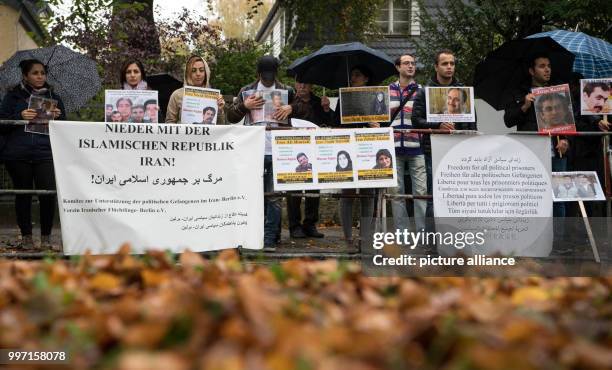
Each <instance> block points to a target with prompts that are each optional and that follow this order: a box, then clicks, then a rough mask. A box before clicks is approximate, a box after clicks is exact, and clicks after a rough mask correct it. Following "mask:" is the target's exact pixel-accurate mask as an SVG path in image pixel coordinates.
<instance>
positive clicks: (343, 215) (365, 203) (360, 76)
mask: <svg viewBox="0 0 612 370" xmlns="http://www.w3.org/2000/svg"><path fill="white" fill-rule="evenodd" d="M349 76H350V80H349V83H350V87H363V86H369V85H370V82H371V81H372V71H371V70H370V68H368V67H367V66H366V65H357V66H354V67H353V68H351V71H350V74H349ZM334 126H335V127H336V128H356V127H371V128H377V127H380V123H379V122H366V123H357V124H350V125H342V124H341V123H340V115H339V114H336V117H335V124H334ZM375 193H376V189H373V188H370V189H368V188H363V189H359V194H361V195H371V197H368V198H359V201H360V204H361V207H360V217H361V218H365V219H368V218H372V217H373V216H374V194H375ZM342 194H345V195H353V194H356V190H355V189H342ZM354 202H355V199H353V198H340V222H341V223H342V231H343V233H344V239H345V240H346V244H347V245H348V247H349V248H350V247H352V246H353V203H354ZM364 226H367V225H363V224H361V227H360V229H359V235H360V237H362V238H363V237H364V236H366V235H368V230H367V228H366V227H364Z"/></svg>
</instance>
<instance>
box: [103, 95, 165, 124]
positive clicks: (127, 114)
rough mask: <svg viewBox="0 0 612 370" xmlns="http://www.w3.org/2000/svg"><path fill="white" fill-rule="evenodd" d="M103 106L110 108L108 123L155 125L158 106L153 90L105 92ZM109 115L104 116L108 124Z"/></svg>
mask: <svg viewBox="0 0 612 370" xmlns="http://www.w3.org/2000/svg"><path fill="white" fill-rule="evenodd" d="M104 103H105V104H104V105H105V106H106V107H111V106H112V112H111V114H110V122H129V123H157V122H158V112H159V105H158V99H157V91H155V90H106V91H105V92H104ZM108 118H109V115H108V114H106V115H105V119H106V122H108Z"/></svg>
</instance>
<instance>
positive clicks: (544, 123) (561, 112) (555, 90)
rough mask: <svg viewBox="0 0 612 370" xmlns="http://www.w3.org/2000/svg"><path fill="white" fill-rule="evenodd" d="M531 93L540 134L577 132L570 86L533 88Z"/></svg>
mask: <svg viewBox="0 0 612 370" xmlns="http://www.w3.org/2000/svg"><path fill="white" fill-rule="evenodd" d="M531 93H532V94H533V95H534V97H535V101H534V102H533V104H534V107H535V114H536V120H537V122H538V132H543V133H551V134H554V133H563V132H576V124H575V122H574V113H573V109H572V98H571V96H570V89H569V85H568V84H563V85H556V86H548V87H538V88H533V89H531Z"/></svg>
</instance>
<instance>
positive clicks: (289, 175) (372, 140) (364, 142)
mask: <svg viewBox="0 0 612 370" xmlns="http://www.w3.org/2000/svg"><path fill="white" fill-rule="evenodd" d="M392 135H393V134H392V130H391V129H390V128H379V129H371V128H365V129H335V130H291V131H286V130H282V131H272V143H273V145H272V163H273V166H274V190H277V191H279V190H280V191H282V190H316V189H351V188H386V187H394V186H397V174H396V171H395V165H394V163H395V150H394V147H393V136H392Z"/></svg>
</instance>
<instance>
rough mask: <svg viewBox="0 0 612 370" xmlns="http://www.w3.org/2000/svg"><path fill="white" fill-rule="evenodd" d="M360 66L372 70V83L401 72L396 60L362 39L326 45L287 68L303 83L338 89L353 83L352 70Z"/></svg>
mask: <svg viewBox="0 0 612 370" xmlns="http://www.w3.org/2000/svg"><path fill="white" fill-rule="evenodd" d="M358 65H364V66H366V67H367V68H369V69H370V71H371V72H372V74H373V76H372V81H370V85H372V84H376V83H379V82H381V81H382V80H384V79H385V78H387V77H389V76H393V75H395V74H396V73H397V70H396V69H395V64H394V63H393V60H391V58H389V56H388V55H387V54H385V53H383V52H382V51H378V50H374V49H372V48H369V47H367V46H365V45H364V44H362V43H360V42H350V43H347V44H335V45H325V46H323V47H322V48H321V49H319V50H317V51H315V52H314V53H312V54H310V55H307V56H305V57H301V58H299V59H297V60H295V61H294V62H293V63H291V65H290V66H289V68H288V70H287V71H288V72H289V74H290V75H295V76H297V77H298V78H299V79H300V81H302V82H307V83H312V84H316V85H320V86H325V87H327V88H330V89H337V88H339V87H346V86H348V85H349V79H350V78H349V72H350V70H351V69H352V68H353V67H355V66H358Z"/></svg>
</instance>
